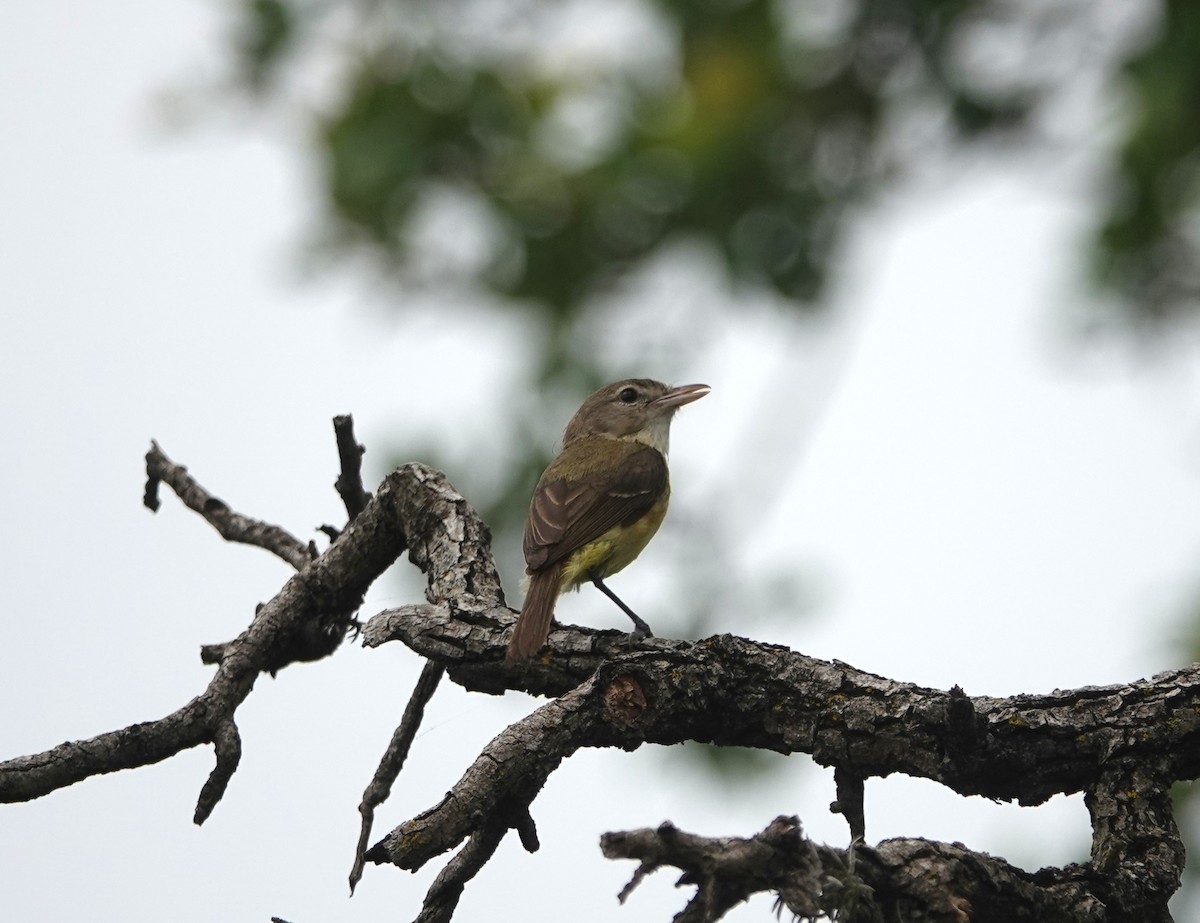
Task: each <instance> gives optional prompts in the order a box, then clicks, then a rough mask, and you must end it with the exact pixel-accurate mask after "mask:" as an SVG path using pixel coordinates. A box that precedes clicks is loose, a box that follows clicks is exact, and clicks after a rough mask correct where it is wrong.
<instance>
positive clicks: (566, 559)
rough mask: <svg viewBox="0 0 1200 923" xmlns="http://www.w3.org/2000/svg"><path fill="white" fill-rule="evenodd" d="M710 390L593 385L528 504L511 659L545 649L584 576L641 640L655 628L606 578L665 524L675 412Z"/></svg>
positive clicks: (627, 382)
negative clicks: (521, 595) (558, 610)
mask: <svg viewBox="0 0 1200 923" xmlns="http://www.w3.org/2000/svg"><path fill="white" fill-rule="evenodd" d="M710 390H711V389H710V388H709V386H708V385H700V384H695V385H678V386H675V387H670V386H668V385H665V384H663V383H662V382H661V381H655V380H653V379H650V378H627V379H624V380H622V381H616V382H613V383H612V384H609V385H605V386H604V387H603V388H600V389H599V390H598V391H595V392H593V393H592V394H591V395H589V396H588V398H587V399H586V400H585V401H584V402H583V404H582V405H581V406H580V408H579V410H577V411H576V412H575V415H574V416H573V417H572V418H571V421H570V422H569V423H568V424H567V428H566V430H565V432H564V433H563V440H562V451H560V452H559V454H558V455H557V456H556V457H555V459H554V460H553V461H552V462H550V464H549V466H548V467H547V468H546V470H545V471H544V472H543V473H542V476H541V478H540V479H539V480H538V483H537V487H535V488H534V491H533V499H532V500H531V501H530V503H529V516H528V518H527V519H526V521H525V538H524V542H523V547H524V552H525V565H526V567H525V572H526V574H527V575H528V589H527V592H526V594H525V601H524V604H523V605H522V606H521V614H520V616H519V617H518V618H517V623H516V626H515V627H514V628H513V633H512V637H511V639H510V640H509V642H508V647H507V650H506V653H505V660H506V662H507V663H509V664H516V663H521V662H524V661H526V660H528V659H529V658H530V657H532V656H533V655H534V654H536V653H537V652H538V651H539V650H540V649H541V647H542V645H543V644H544V643H545V641H546V638H547V637H548V636H549V634H550V622H551V620H552V619H553V617H554V606H555V603H556V601H557V600H558V597H559V595H560V594H562V593H564V592H566V591H567V590H573V589H578V588H579V587H580V586H582V585H583V584H584V583H592V584H593V585H595V587H596V588H597V589H598V590H600V592H602V593H603V594H604V595H605V596H607V597H608V598H609V599H611V600H612V601H613V602H614V603H616V604H617V606H619V607H620V608H621V610H622V611H623V612H624V613H625V614H626V615H627V616H629V618H630V619H631V620H632V621H633V625H634V631H633V635H632V636H633V637H634V638H635V639H639V640H640V639H641V638H645V637H649V636H651V634H652V633H651V631H650V626H649V625H647V624H646V622H645V621H643V620H642V619H641V618H640V617H639V616H638V615H637V614H636V613H635V612H634V611H633V610H632V609H630V608H629V606H627V605H625V603H624V602H622V601H621V599H620V598H619V597H618V596H617V595H616V594H615V593H614V592H613V591H612V590H610V589H609V588H608V587H607V586H606V585H605V583H604V580H605V578H607V577H611V576H612V575H613V574H615V573H617V571H619V570H621V569H623V568H624V567H626V566H627V565H629V564H630V563H631V562H632V561H633V560H634V559H635V558H636V557H637V556H638V555H639V554H640V553H641V551H642V549H643V548H645V547H646V544H647V543H648V542H649V541H650V539H651V538H653V537H654V533H655V532H657V531H658V527H659V525H661V524H662V521H663V517H664V516H665V515H666V512H667V502H668V500H669V499H670V496H671V486H670V481H669V479H668V476H667V449H668V447H669V443H670V429H671V420H672V418H673V417H674V416H675V412H676V411H677V410H678V409H679V408H680V407H682V406H683V405H684V404H690V403H691V402H692V401H696V400H699V399H700V398H702V397H704V395H706V394H708V393H709V391H710Z"/></svg>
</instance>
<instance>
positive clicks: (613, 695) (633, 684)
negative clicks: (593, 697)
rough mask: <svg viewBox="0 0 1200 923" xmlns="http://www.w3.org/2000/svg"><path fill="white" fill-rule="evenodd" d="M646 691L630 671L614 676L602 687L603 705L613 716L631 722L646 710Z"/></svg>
mask: <svg viewBox="0 0 1200 923" xmlns="http://www.w3.org/2000/svg"><path fill="white" fill-rule="evenodd" d="M646 705H647V702H646V693H645V692H644V691H643V690H642V684H641V683H639V682H638V680H637V677H636V676H634V675H633V674H631V673H621V674H618V675H617V676H614V677H613V678H612V679H611V680H609V683H608V685H607V686H605V687H604V707H605V709H606V710H607V711H608V713H609V714H611V715H612V716H613V717H615V718H618V719H620V720H621V721H623V722H625V723H626V724H633V722H635V721H636V720H637V719H638V718H639V717H640V716H641V714H642V713H643V712H644V711H645V710H646Z"/></svg>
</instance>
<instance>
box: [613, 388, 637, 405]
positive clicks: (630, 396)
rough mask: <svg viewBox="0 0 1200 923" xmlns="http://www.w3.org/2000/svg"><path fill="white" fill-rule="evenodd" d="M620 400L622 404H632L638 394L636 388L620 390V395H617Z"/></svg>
mask: <svg viewBox="0 0 1200 923" xmlns="http://www.w3.org/2000/svg"><path fill="white" fill-rule="evenodd" d="M617 397H619V398H620V399H621V403H622V404H632V403H633V402H634V401H636V400H637V397H638V393H637V389H636V388H622V389H621V393H620V394H618V395H617Z"/></svg>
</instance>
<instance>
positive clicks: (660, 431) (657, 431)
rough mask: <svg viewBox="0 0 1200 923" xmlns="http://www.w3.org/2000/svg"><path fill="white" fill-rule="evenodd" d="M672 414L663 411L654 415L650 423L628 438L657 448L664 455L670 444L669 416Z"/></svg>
mask: <svg viewBox="0 0 1200 923" xmlns="http://www.w3.org/2000/svg"><path fill="white" fill-rule="evenodd" d="M672 416H674V414H669V413H664V414H663V415H662V416H659V417H655V418H654V419H653V420H652V421H651V422H650V425H649V426H647V427H646V428H645V429H644V430H642V431H641V432H640V433H638V434H637V435H635V436H631V437H629V438H631V439H634V440H636V441H637V442H641V443H644V444H645V445H648V446H650V448H652V449H658V451H660V452H662V453H663V455H664V456H665V455H666V454H667V450H668V449H669V448H670V446H671V417H672Z"/></svg>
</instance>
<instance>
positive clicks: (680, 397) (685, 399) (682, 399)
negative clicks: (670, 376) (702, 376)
mask: <svg viewBox="0 0 1200 923" xmlns="http://www.w3.org/2000/svg"><path fill="white" fill-rule="evenodd" d="M711 390H712V388H710V387H709V386H708V385H678V386H676V387H674V388H671V389H670V390H668V391H667V393H666V394H664V395H663V396H662V397H660V398H656V399H655V401H654V406H655V407H661V408H663V409H664V410H665V409H668V408H671V409H673V408H675V407H682V406H683V405H684V404H690V403H691V402H692V401H698V400H700V398H702V397H704V395H706V394H708V392H709V391H711Z"/></svg>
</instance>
